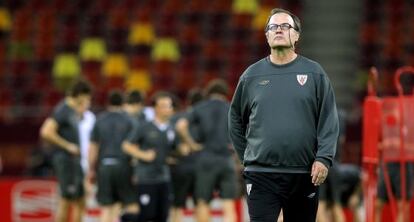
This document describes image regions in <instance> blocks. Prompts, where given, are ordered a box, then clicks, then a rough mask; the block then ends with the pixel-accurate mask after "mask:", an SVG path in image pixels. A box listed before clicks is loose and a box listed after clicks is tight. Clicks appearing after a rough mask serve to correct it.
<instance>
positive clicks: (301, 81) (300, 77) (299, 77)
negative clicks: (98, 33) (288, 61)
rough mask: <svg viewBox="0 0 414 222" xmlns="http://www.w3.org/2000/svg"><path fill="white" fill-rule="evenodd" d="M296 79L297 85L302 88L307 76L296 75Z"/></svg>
mask: <svg viewBox="0 0 414 222" xmlns="http://www.w3.org/2000/svg"><path fill="white" fill-rule="evenodd" d="M296 79H297V80H298V83H299V84H300V85H301V86H303V85H305V83H306V81H307V80H308V75H296Z"/></svg>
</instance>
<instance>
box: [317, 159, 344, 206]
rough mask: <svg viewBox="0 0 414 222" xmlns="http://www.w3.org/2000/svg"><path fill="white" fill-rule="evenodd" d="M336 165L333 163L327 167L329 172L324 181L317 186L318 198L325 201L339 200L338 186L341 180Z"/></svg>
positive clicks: (336, 201) (337, 201)
mask: <svg viewBox="0 0 414 222" xmlns="http://www.w3.org/2000/svg"><path fill="white" fill-rule="evenodd" d="M337 167H338V166H337V165H334V166H333V167H331V168H330V169H329V173H328V176H327V178H326V180H325V182H324V183H322V184H321V185H320V186H319V200H321V201H326V202H328V203H339V202H340V198H341V191H340V189H339V187H340V184H341V181H340V178H339V174H338V168H337Z"/></svg>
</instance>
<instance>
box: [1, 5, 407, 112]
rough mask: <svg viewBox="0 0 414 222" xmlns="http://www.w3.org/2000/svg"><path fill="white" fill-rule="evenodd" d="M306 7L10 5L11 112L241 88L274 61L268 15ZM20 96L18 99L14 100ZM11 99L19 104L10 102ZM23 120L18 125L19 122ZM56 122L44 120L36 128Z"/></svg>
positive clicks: (6, 39)
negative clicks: (73, 89)
mask: <svg viewBox="0 0 414 222" xmlns="http://www.w3.org/2000/svg"><path fill="white" fill-rule="evenodd" d="M300 4H301V3H300V1H288V0H285V1H274V0H254V1H253V0H227V1H223V0H210V1H204V0H191V1H187V0H143V1H134V0H122V1H111V0H91V1H81V0H74V1H66V0H55V1H47V0H32V1H17V0H16V1H11V0H9V1H5V2H4V3H3V4H2V5H0V60H1V64H2V66H1V67H0V77H1V80H2V81H1V82H0V88H1V89H2V90H1V91H2V93H1V95H3V96H2V97H1V98H2V101H1V107H2V110H3V109H5V110H13V109H14V106H15V105H14V104H15V102H13V101H20V102H22V104H23V105H22V106H21V107H19V108H24V107H25V105H24V104H25V103H26V104H27V107H28V109H30V107H29V105H30V106H33V105H36V106H44V107H48V108H45V110H50V107H52V106H53V105H54V104H55V103H56V102H57V101H58V100H59V99H60V98H61V96H63V95H64V93H63V91H64V90H65V88H66V87H67V86H68V84H69V82H70V81H71V80H72V79H74V78H77V77H83V78H86V79H88V80H89V81H90V82H91V83H92V84H93V86H94V88H95V91H94V93H95V94H96V95H94V98H95V99H94V104H93V105H94V107H96V108H97V109H99V107H102V106H103V105H104V101H105V97H106V95H107V90H110V89H112V88H123V89H141V90H143V91H146V92H148V93H149V94H151V93H152V92H154V91H156V90H158V89H168V90H172V91H173V92H175V93H177V94H178V95H179V96H180V97H181V98H184V95H185V94H186V91H187V90H188V89H190V88H193V87H202V86H203V84H205V82H206V81H208V80H209V79H211V78H214V77H223V78H226V79H227V80H228V82H229V83H230V85H232V86H233V85H235V84H236V82H237V80H238V77H239V76H240V74H241V72H242V71H243V70H244V69H245V68H246V67H247V65H248V64H249V63H250V62H253V61H254V60H257V59H258V58H260V57H262V56H265V55H266V54H267V53H268V46H267V44H266V42H265V39H264V34H263V26H264V23H265V22H266V19H267V16H268V13H269V10H270V9H271V8H272V7H276V6H281V7H284V6H285V7H288V8H292V9H293V10H294V12H295V13H297V14H300V8H301V7H300ZM366 34H367V35H368V37H367V38H369V35H370V33H369V32H367V33H366ZM400 37H401V36H397V37H396V38H397V39H399V40H400V41H399V42H398V43H396V45H394V46H391V48H390V49H389V50H390V52H392V53H394V52H395V51H396V52H397V53H398V50H395V49H396V48H398V46H399V45H400V44H404V41H403V40H402V39H401V38H400ZM400 42H401V43H400ZM363 48H366V49H369V47H366V46H363ZM367 51H369V50H367ZM373 53H374V52H372V54H373ZM392 53H391V54H392ZM413 60H414V59H413ZM368 62H369V61H368ZM12 87H17V88H18V89H19V93H17V92H15V91H14V90H9V91H7V90H6V89H11V88H12ZM40 88H41V89H45V88H50V89H48V90H47V91H44V93H42V95H41V96H39V97H38V98H39V99H38V100H36V101H34V100H33V101H32V100H31V99H30V98H31V97H32V96H31V95H30V93H31V92H35V91H34V90H35V89H40ZM3 89H4V90H3ZM3 91H4V92H5V93H3ZM5 94H7V95H9V94H10V96H11V97H13V99H7V100H6V99H3V98H5V96H4V95H5ZM35 94H36V93H35ZM25 101H26V102H25ZM24 113H27V112H21V113H16V114H15V115H16V116H17V119H18V118H19V115H20V114H22V115H25V114H24ZM47 114H48V113H47V112H44V113H41V112H40V113H39V115H41V117H40V118H36V119H37V120H39V119H42V118H44V117H45V116H46V115H47Z"/></svg>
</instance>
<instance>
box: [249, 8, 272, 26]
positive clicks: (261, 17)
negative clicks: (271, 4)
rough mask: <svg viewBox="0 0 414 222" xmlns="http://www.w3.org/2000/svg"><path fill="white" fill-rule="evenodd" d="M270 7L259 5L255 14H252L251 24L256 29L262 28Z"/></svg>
mask: <svg viewBox="0 0 414 222" xmlns="http://www.w3.org/2000/svg"><path fill="white" fill-rule="evenodd" d="M271 10H272V9H271V8H268V7H261V8H260V9H259V10H258V12H257V14H256V15H255V16H254V18H253V21H252V26H253V28H254V29H256V30H264V28H265V26H266V22H267V19H268V17H269V13H270V11H271Z"/></svg>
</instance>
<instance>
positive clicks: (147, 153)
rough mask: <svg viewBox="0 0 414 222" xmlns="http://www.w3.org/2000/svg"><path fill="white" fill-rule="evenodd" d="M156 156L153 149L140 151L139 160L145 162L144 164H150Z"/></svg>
mask: <svg viewBox="0 0 414 222" xmlns="http://www.w3.org/2000/svg"><path fill="white" fill-rule="evenodd" d="M156 156H157V153H156V152H155V150H154V149H149V150H143V151H142V156H141V158H140V159H141V160H143V161H145V162H152V161H154V159H155V157H156Z"/></svg>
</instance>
